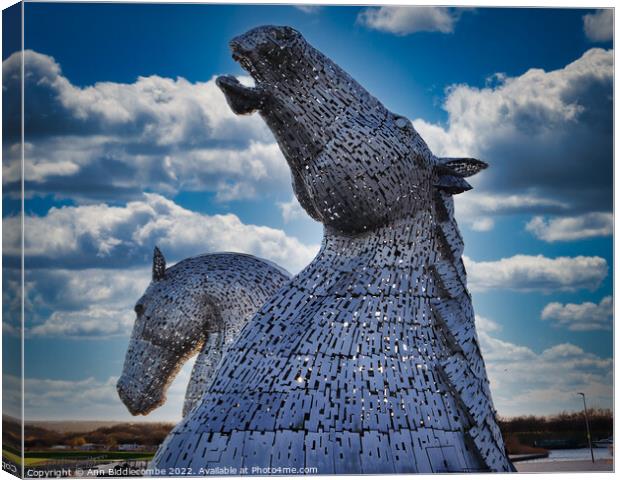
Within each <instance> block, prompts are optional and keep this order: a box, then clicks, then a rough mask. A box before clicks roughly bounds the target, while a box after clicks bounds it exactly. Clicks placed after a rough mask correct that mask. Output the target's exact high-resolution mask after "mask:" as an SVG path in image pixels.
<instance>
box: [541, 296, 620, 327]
mask: <svg viewBox="0 0 620 480" xmlns="http://www.w3.org/2000/svg"><path fill="white" fill-rule="evenodd" d="M613 309H614V305H613V299H612V297H611V296H608V297H604V298H603V299H602V300H601V301H600V302H599V303H598V304H596V303H592V302H584V303H567V304H561V303H558V302H552V303H549V304H547V306H545V308H544V309H543V311H542V313H541V318H542V319H543V320H550V321H551V322H552V323H553V325H554V326H556V327H562V328H567V329H568V330H572V331H574V332H583V331H592V330H611V326H612V318H613V314H614V311H613Z"/></svg>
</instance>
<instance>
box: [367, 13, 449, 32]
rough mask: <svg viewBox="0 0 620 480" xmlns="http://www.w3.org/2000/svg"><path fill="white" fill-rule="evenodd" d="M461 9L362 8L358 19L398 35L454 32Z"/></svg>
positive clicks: (375, 28)
mask: <svg viewBox="0 0 620 480" xmlns="http://www.w3.org/2000/svg"><path fill="white" fill-rule="evenodd" d="M458 18H459V10H458V9H454V8H445V7H379V8H366V9H365V10H362V11H361V12H360V13H359V15H358V17H357V21H358V22H359V23H361V24H362V25H365V26H366V27H368V28H372V29H374V30H379V31H382V32H389V33H394V34H396V35H409V34H411V33H415V32H441V33H452V32H453V31H454V24H455V23H456V22H457V21H458Z"/></svg>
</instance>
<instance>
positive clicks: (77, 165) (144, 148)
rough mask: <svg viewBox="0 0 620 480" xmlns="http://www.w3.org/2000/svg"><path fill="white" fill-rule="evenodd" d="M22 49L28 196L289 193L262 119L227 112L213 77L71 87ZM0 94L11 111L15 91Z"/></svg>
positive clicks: (9, 63) (14, 83) (13, 168)
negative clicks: (198, 80)
mask: <svg viewBox="0 0 620 480" xmlns="http://www.w3.org/2000/svg"><path fill="white" fill-rule="evenodd" d="M24 55H25V62H24V64H25V67H24V68H25V71H26V74H27V75H26V84H25V89H26V92H27V95H26V103H25V116H26V128H27V129H28V131H29V133H30V136H29V138H30V139H31V140H30V141H29V143H27V144H26V145H25V149H26V168H25V178H26V180H27V181H28V185H29V189H28V193H29V194H30V195H32V194H35V193H51V194H54V195H57V196H65V197H70V198H76V199H79V200H81V201H85V200H92V199H106V200H118V199H119V198H131V197H136V196H138V195H140V193H141V192H142V191H144V190H151V191H156V192H160V193H168V194H170V193H174V192H177V191H179V190H196V191H211V192H215V193H216V195H217V197H216V198H217V199H218V200H221V201H228V200H237V199H245V198H254V197H256V196H257V195H259V194H274V195H276V196H279V194H281V195H282V196H284V195H287V196H288V195H289V194H290V192H291V187H290V173H289V169H288V167H287V165H286V162H285V161H284V158H283V156H282V154H281V152H280V150H279V148H278V147H277V144H276V143H275V141H274V139H273V136H272V134H271V132H270V131H269V129H268V128H267V126H266V125H265V123H264V121H263V120H262V119H261V118H260V117H259V116H258V115H253V116H240V115H235V114H234V113H233V112H232V111H231V110H230V108H229V107H228V105H227V104H226V100H225V98H224V95H223V94H222V93H221V91H220V90H219V89H218V88H217V86H216V84H215V78H212V79H210V80H209V81H207V82H196V83H191V82H189V81H187V80H185V79H184V78H180V77H179V78H176V79H171V78H163V77H159V76H156V75H152V76H148V77H139V78H138V79H137V80H136V81H135V82H134V83H114V82H98V83H95V84H94V85H90V86H86V87H78V86H75V85H73V84H72V83H71V82H70V80H69V79H68V78H66V77H64V76H63V75H62V72H61V69H60V65H58V63H56V62H55V60H54V59H53V58H52V57H50V56H47V55H43V54H40V53H37V52H34V51H31V50H28V51H26V52H24ZM19 67H20V65H19V62H18V55H17V54H15V55H13V56H11V57H9V58H8V59H6V60H5V61H4V62H3V74H4V75H5V77H6V78H8V79H9V80H11V79H14V80H11V81H9V82H8V83H7V85H6V89H7V91H11V90H14V91H17V89H18V88H19V86H20V84H19V81H18V77H16V76H15V75H14V73H15V72H16V71H17V70H18V69H19ZM242 81H243V82H244V83H249V82H250V80H249V79H248V78H246V77H242ZM7 98H8V99H9V100H8V103H9V104H10V105H9V106H8V107H7V111H8V112H12V111H15V115H17V114H18V112H19V108H17V107H18V105H17V103H18V100H19V96H17V95H15V96H11V95H9V96H7ZM10 102H13V103H15V105H13V104H12V103H10ZM11 105H12V107H14V108H11ZM14 140H15V141H12V140H11V139H7V142H6V146H5V148H4V152H3V154H4V156H5V158H7V159H13V161H6V162H3V182H4V184H5V185H6V184H7V183H9V184H10V182H16V181H18V180H19V174H20V171H19V168H18V167H19V162H18V159H19V148H18V147H19V142H18V140H17V139H14ZM59 192H60V193H59Z"/></svg>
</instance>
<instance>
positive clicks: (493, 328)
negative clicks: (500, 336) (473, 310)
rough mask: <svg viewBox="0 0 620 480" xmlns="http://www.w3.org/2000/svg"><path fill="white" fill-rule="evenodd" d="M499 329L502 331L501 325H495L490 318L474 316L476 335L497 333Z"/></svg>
mask: <svg viewBox="0 0 620 480" xmlns="http://www.w3.org/2000/svg"><path fill="white" fill-rule="evenodd" d="M501 329H502V327H501V325H500V324H499V323H497V322H496V321H494V320H491V319H490V318H487V317H483V316H481V315H476V331H477V332H478V333H480V332H485V333H491V332H498V331H499V330H501Z"/></svg>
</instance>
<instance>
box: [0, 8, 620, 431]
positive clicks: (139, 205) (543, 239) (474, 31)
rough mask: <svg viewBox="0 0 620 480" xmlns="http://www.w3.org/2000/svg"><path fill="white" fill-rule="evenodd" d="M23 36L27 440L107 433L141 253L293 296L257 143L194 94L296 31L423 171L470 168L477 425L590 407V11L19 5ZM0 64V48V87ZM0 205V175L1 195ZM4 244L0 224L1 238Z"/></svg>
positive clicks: (600, 368) (291, 234)
mask: <svg viewBox="0 0 620 480" xmlns="http://www.w3.org/2000/svg"><path fill="white" fill-rule="evenodd" d="M25 15H26V20H25V45H26V49H28V50H30V52H29V53H28V54H27V56H26V72H27V74H28V80H27V82H26V142H27V148H26V152H27V159H26V162H27V165H26V189H27V191H28V193H29V196H28V199H27V201H26V211H27V213H28V219H27V233H26V235H27V238H26V241H27V253H28V254H29V255H30V257H29V258H30V260H28V261H27V266H28V267H29V270H28V273H27V279H26V281H27V282H30V283H29V290H28V296H27V298H28V302H29V303H28V306H29V314H30V315H29V318H28V319H27V338H26V362H27V365H26V376H27V378H28V381H27V385H26V388H27V394H28V389H30V391H31V392H35V393H33V395H32V396H33V397H35V396H37V398H36V399H34V398H33V400H29V399H27V401H26V415H27V417H30V418H37V419H43V418H56V419H63V418H83V419H99V418H104V419H105V418H110V419H121V418H129V414H128V413H126V412H125V411H124V407H122V405H121V404H120V401H118V399H117V397H116V394H115V392H114V389H113V384H114V378H115V377H117V376H118V375H119V374H120V370H121V368H122V360H123V356H124V349H125V348H126V345H127V340H128V332H129V329H130V327H131V324H132V321H133V319H132V312H131V308H132V305H133V302H135V300H137V298H138V297H139V296H140V294H141V293H142V290H143V289H144V288H145V287H146V285H147V284H148V280H149V267H150V265H149V260H150V255H151V252H152V248H153V246H154V245H155V244H158V245H160V246H161V247H162V249H163V250H164V253H165V254H166V255H167V257H168V259H169V260H170V261H171V262H175V261H178V260H180V259H182V258H185V257H187V256H191V255H195V254H199V253H203V252H206V251H213V250H220V251H221V250H238V251H247V252H249V253H254V254H257V255H259V256H263V257H267V258H270V259H272V260H274V261H276V262H277V263H279V264H281V265H283V266H284V267H286V268H287V269H289V270H290V271H293V272H296V271H299V269H300V268H302V267H303V266H304V265H305V264H307V263H308V262H309V260H310V259H311V258H312V255H313V253H314V252H315V251H316V248H317V245H318V243H319V242H320V238H321V233H322V231H321V227H320V225H319V224H317V223H316V222H313V221H311V220H310V219H309V218H308V217H307V215H305V214H304V213H303V212H301V211H300V209H299V207H298V205H297V203H296V201H295V200H294V199H293V196H292V190H291V188H290V185H289V178H288V171H287V167H286V165H285V162H284V160H283V158H282V157H281V155H280V153H279V151H278V149H277V147H276V146H275V144H274V141H273V137H272V136H271V134H270V132H269V131H268V130H267V129H266V127H265V126H264V124H263V123H262V121H261V120H260V118H258V116H256V115H255V116H251V117H235V116H234V115H233V114H232V113H231V112H230V111H229V110H228V109H227V107H226V105H225V103H224V100H223V97H222V95H221V94H220V92H219V91H218V90H217V88H215V86H214V84H213V77H214V76H215V75H218V74H223V73H233V74H236V75H244V73H243V71H242V70H241V69H240V68H239V67H238V66H237V64H236V63H235V62H233V60H232V59H231V57H230V54H229V50H228V47H227V43H228V40H229V39H230V38H232V37H233V36H235V35H237V34H239V33H242V32H244V31H246V30H247V29H249V28H251V27H254V26H257V25H260V24H266V23H270V24H287V25H291V26H293V27H295V28H297V29H298V30H300V31H301V32H302V33H303V34H304V36H305V37H306V38H307V39H308V40H309V41H310V43H312V44H313V45H315V46H316V47H317V48H319V49H320V50H322V51H323V52H325V53H326V54H328V55H329V56H330V57H331V58H332V59H334V60H335V61H336V62H337V63H339V64H340V65H341V66H343V67H344V68H345V69H346V70H347V71H349V72H350V73H351V74H352V75H353V76H354V77H355V78H356V79H357V80H358V81H360V83H362V84H363V85H364V86H365V87H366V88H367V89H368V90H369V91H370V92H371V93H373V94H374V95H375V96H377V97H378V98H379V99H380V100H381V101H383V102H384V103H385V105H386V106H387V107H388V108H390V109H391V110H393V111H395V112H398V113H400V114H403V115H405V116H407V117H409V118H410V119H411V120H412V121H413V124H414V126H415V127H416V129H418V131H420V133H421V134H422V136H423V137H424V138H425V139H426V140H427V142H428V143H429V145H430V146H431V148H432V149H433V151H434V152H435V153H436V154H439V155H446V156H449V155H455V156H456V155H473V156H477V157H478V158H481V159H483V160H485V161H487V162H489V163H490V165H491V167H490V169H489V170H488V171H486V172H484V173H483V174H481V175H479V178H475V179H474V181H473V182H472V183H474V186H475V189H474V190H473V191H472V192H468V193H465V194H463V195H460V196H459V197H458V198H457V199H456V202H457V215H458V219H459V222H460V225H461V230H462V233H463V235H464V238H465V242H466V250H465V255H466V259H465V261H466V267H467V269H468V272H469V281H470V289H471V291H472V294H473V298H474V305H475V309H476V313H477V315H478V316H479V317H480V318H479V319H478V331H479V336H480V341H481V345H482V348H483V353H484V355H485V359H486V363H487V368H488V370H489V376H490V378H491V382H492V391H493V395H494V399H495V404H496V408H497V409H498V412H499V414H500V415H516V414H522V413H552V412H556V411H559V410H562V409H568V410H572V409H578V408H579V398H578V397H576V396H575V395H573V393H574V392H575V391H586V392H588V395H589V398H591V403H592V404H593V405H598V406H603V407H609V406H611V404H612V398H611V395H612V390H611V378H612V374H611V356H612V349H613V347H612V345H613V344H612V332H611V326H612V308H611V295H612V268H613V258H612V236H611V233H612V216H611V212H612V188H613V184H612V175H611V173H612V163H613V150H612V102H611V94H612V85H613V51H612V48H613V43H612V37H611V31H612V30H611V24H612V23H611V20H610V18H611V17H610V15H609V12H608V11H602V10H599V11H596V10H577V9H485V8H480V9H446V8H433V9H426V10H424V11H421V10H417V11H416V10H415V9H407V8H405V9H393V8H388V7H383V8H381V9H378V8H371V9H367V8H360V7H323V8H314V9H311V10H310V11H302V10H301V9H299V8H295V7H290V6H277V7H276V6H201V5H136V4H134V5H114V4H83V5H79V4H43V3H31V4H26V6H25ZM12 53H13V52H12V51H11V50H10V47H9V48H8V49H7V42H5V51H3V70H4V71H5V72H9V73H11V72H14V71H15V68H16V63H15V57H11V54H12ZM9 87H10V85H9ZM5 103H6V102H5ZM8 103H10V102H8ZM9 107H10V105H9V106H8V107H7V106H5V109H6V108H9ZM13 140H14V139H13ZM10 147H11V144H10V142H7V141H6V138H5V144H4V145H3V149H4V155H5V159H6V158H9V159H10V158H11V150H10ZM5 162H6V160H5ZM9 167H10V165H9ZM15 181H16V177H15V172H13V171H11V169H10V168H7V165H5V168H4V173H3V182H4V185H5V188H7V187H10V186H11V185H13V184H14V182H15ZM145 192H146V195H145ZM5 201H6V200H5ZM14 221H15V218H14V217H12V215H11V212H10V211H9V210H8V209H5V212H4V222H5V232H6V231H7V230H6V229H7V226H9V227H10V226H11V225H12V223H11V222H14ZM29 227H30V228H29ZM259 227H268V228H267V229H264V228H259ZM231 239H232V240H231ZM12 253H14V250H11V248H8V249H7V248H6V246H5V255H7V257H8V259H9V261H10V260H11V258H12V257H11V255H12ZM5 275H10V272H9V273H5ZM5 283H6V282H5ZM7 308H8V307H7V306H6V305H5V322H6V321H7V320H6V319H7V318H9V321H10V318H11V314H10V312H9V311H8V310H7ZM76 359H79V368H78V367H76ZM186 380H187V368H186V369H184V370H183V371H182V373H181V375H180V377H179V379H178V381H176V382H175V383H174V384H173V386H172V388H171V394H170V395H169V398H170V399H169V402H168V404H167V405H166V406H164V407H162V408H161V409H160V410H158V411H156V412H154V413H153V414H152V416H150V417H147V419H150V418H153V419H168V420H174V419H176V418H178V415H179V412H180V409H181V398H182V395H183V388H184V385H183V382H184V381H186ZM77 392H79V394H78V393H77Z"/></svg>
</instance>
